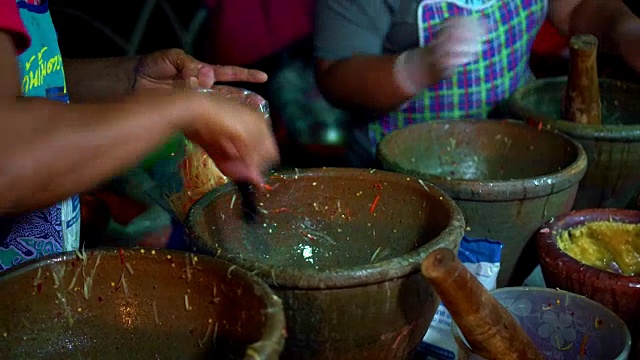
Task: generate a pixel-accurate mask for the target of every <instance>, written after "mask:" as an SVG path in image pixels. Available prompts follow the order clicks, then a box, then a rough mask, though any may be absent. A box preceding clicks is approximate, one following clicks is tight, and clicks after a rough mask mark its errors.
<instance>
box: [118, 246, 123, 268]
mask: <svg viewBox="0 0 640 360" xmlns="http://www.w3.org/2000/svg"><path fill="white" fill-rule="evenodd" d="M118 253H120V263H121V264H122V265H124V250H122V248H118Z"/></svg>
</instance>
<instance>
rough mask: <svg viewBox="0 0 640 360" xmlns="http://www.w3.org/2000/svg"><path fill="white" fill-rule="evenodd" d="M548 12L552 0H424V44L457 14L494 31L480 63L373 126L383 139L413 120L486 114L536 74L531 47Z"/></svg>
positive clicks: (372, 133)
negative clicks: (478, 19)
mask: <svg viewBox="0 0 640 360" xmlns="http://www.w3.org/2000/svg"><path fill="white" fill-rule="evenodd" d="M546 13H547V0H457V1H455V0H449V1H441V0H424V1H422V2H421V3H420V5H419V6H418V31H419V37H420V45H421V46H426V45H428V44H429V41H430V40H431V38H432V37H433V36H434V35H435V34H436V32H437V30H438V28H439V27H440V24H441V23H442V22H443V21H444V20H445V19H447V18H448V17H452V16H477V17H481V18H482V19H484V20H485V21H486V22H487V23H488V25H489V36H488V39H487V41H486V42H485V43H484V44H483V46H482V50H481V54H480V56H479V58H478V60H476V61H475V62H472V63H469V64H467V65H466V66H463V67H461V68H460V69H459V70H458V71H457V72H456V73H455V74H454V75H453V76H452V77H451V78H449V79H447V80H444V81H441V82H440V83H438V84H437V85H433V86H431V87H429V88H427V89H425V90H424V91H423V92H422V93H420V94H418V95H417V96H416V97H415V98H413V99H412V100H410V101H408V102H407V103H405V104H403V105H402V106H401V107H400V109H399V110H398V111H397V112H393V113H390V114H387V115H385V116H383V117H381V118H380V119H378V121H376V122H373V123H371V124H370V125H369V139H370V141H371V146H372V149H373V150H375V147H376V146H377V144H378V142H379V141H380V140H381V139H382V137H384V136H385V135H387V134H388V133H390V132H392V131H393V130H396V129H399V128H402V127H405V126H407V125H411V124H416V123H421V122H426V121H431V120H445V119H460V118H467V119H483V118H486V117H487V114H488V113H489V111H490V110H491V109H493V108H494V107H495V106H496V105H498V104H499V103H500V102H502V101H503V100H505V99H506V98H507V97H508V96H509V95H511V94H512V93H513V92H514V91H515V90H516V89H518V88H519V87H521V86H522V85H524V84H525V83H526V82H528V81H530V80H531V79H532V78H533V75H532V74H531V71H530V69H529V55H530V53H531V46H532V45H533V41H534V39H535V36H536V34H537V33H538V30H539V29H540V27H541V26H542V23H543V22H544V19H545V17H546Z"/></svg>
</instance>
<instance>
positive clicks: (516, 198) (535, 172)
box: [378, 120, 587, 287]
mask: <svg viewBox="0 0 640 360" xmlns="http://www.w3.org/2000/svg"><path fill="white" fill-rule="evenodd" d="M378 157H379V159H380V160H381V162H382V165H383V167H384V168H385V169H388V170H393V171H397V172H401V173H406V174H410V175H413V176H416V177H419V178H422V179H425V180H427V181H429V182H431V183H433V184H434V185H435V186H437V187H438V188H440V189H442V190H444V191H445V192H446V193H448V194H449V195H450V196H451V197H452V198H453V199H454V200H455V201H456V203H457V204H458V205H459V206H460V208H461V209H462V212H463V213H464V216H465V220H466V224H467V226H468V227H467V234H468V235H469V236H471V237H479V238H490V239H495V240H499V241H501V242H502V243H503V244H504V248H503V252H502V254H503V255H502V264H501V269H500V274H499V277H498V286H499V287H501V286H505V285H507V284H509V283H510V282H516V283H517V282H519V281H520V280H524V277H526V275H528V273H527V271H530V270H533V265H531V266H530V267H528V268H525V269H523V270H522V271H520V270H519V269H516V263H517V262H518V261H519V259H520V261H521V264H535V261H536V259H535V252H531V253H529V252H526V253H523V249H524V247H525V245H526V243H527V241H528V240H529V238H530V237H531V235H532V234H533V233H534V232H535V231H536V229H538V227H540V225H542V224H543V223H544V222H545V221H547V220H549V219H550V218H552V217H553V216H556V215H559V214H563V213H565V212H567V211H569V210H570V209H571V207H572V205H573V200H574V197H575V194H576V191H577V188H578V182H579V181H580V179H581V178H582V176H583V175H584V172H585V169H586V166H587V159H586V155H585V153H584V150H583V149H582V147H581V146H580V145H578V144H577V143H576V142H575V141H573V140H571V139H569V138H568V137H566V136H564V135H561V134H558V133H554V132H551V131H546V130H538V129H534V128H532V127H530V126H528V125H526V124H523V123H521V122H518V121H507V120H504V121H472V120H456V121H439V122H433V123H424V124H418V125H412V126H409V127H406V128H404V129H401V130H397V131H395V132H393V133H391V134H389V135H388V136H387V137H385V138H384V139H383V140H382V142H381V143H380V145H379V146H378ZM521 254H522V255H523V256H522V257H521ZM519 266H520V265H519ZM520 273H523V274H525V273H526V275H523V274H520Z"/></svg>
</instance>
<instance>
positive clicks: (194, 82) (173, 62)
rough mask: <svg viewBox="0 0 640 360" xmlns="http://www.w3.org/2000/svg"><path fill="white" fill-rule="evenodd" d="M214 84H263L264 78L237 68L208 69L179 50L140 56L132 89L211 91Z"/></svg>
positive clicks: (259, 73)
mask: <svg viewBox="0 0 640 360" xmlns="http://www.w3.org/2000/svg"><path fill="white" fill-rule="evenodd" d="M217 81H224V82H233V81H241V82H256V83H261V82H265V81H267V74H265V73H263V72H262V71H258V70H250V69H245V68H241V67H237V66H220V65H209V64H205V63H203V62H200V61H198V60H196V59H195V58H193V57H192V56H190V55H187V54H186V53H185V52H184V51H182V50H179V49H169V50H160V51H157V52H154V53H151V54H149V55H144V56H142V57H141V58H140V60H139V61H138V64H137V65H136V79H135V83H134V88H177V87H184V85H185V83H186V85H187V86H188V87H190V88H196V87H200V88H206V89H208V88H211V87H212V86H213V84H214V83H215V82H217Z"/></svg>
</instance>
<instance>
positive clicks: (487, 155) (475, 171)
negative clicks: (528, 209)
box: [386, 121, 577, 181]
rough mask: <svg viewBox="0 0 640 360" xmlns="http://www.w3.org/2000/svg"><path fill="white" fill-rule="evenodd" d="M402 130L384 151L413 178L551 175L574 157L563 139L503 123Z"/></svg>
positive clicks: (492, 178) (494, 178)
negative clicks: (423, 175) (421, 176)
mask: <svg viewBox="0 0 640 360" xmlns="http://www.w3.org/2000/svg"><path fill="white" fill-rule="evenodd" d="M429 125H430V126H429V127H428V128H427V127H425V128H424V129H425V130H426V129H429V130H428V131H417V130H418V129H416V131H406V132H404V133H403V134H402V137H397V138H394V141H393V142H392V143H390V144H389V145H388V147H387V148H386V150H387V151H388V156H390V157H391V158H392V159H393V161H394V162H396V163H397V165H399V166H400V167H401V168H403V169H410V170H411V172H413V173H418V174H429V175H431V176H437V177H443V178H447V179H455V180H473V181H508V180H517V179H526V178H533V177H539V176H545V175H550V174H552V173H555V172H557V171H560V170H561V169H563V168H565V167H567V166H569V165H570V164H571V163H572V162H573V161H575V159H576V157H577V152H576V150H575V148H574V147H573V146H572V145H571V144H570V143H569V142H568V141H566V140H564V139H562V138H558V137H556V136H554V135H553V134H551V133H548V132H545V131H531V128H529V127H523V126H521V125H519V124H517V123H516V124H514V123H512V122H506V121H484V122H476V123H474V124H473V126H468V125H469V122H466V121H460V122H447V123H441V124H429Z"/></svg>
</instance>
